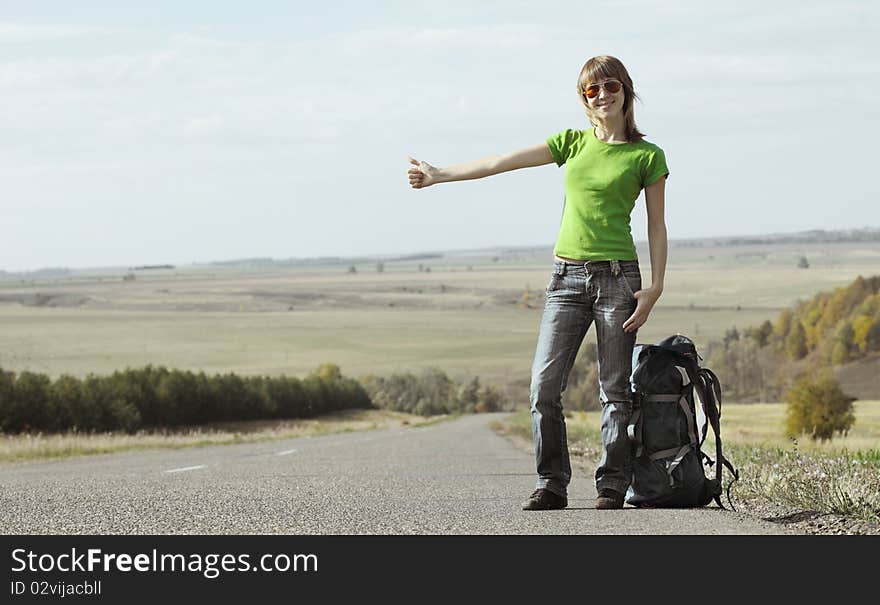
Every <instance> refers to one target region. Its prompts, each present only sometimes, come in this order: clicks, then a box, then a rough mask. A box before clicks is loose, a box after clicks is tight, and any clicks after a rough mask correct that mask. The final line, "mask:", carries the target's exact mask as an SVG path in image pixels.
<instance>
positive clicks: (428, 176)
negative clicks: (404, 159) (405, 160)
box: [408, 158, 439, 189]
mask: <svg viewBox="0 0 880 605" xmlns="http://www.w3.org/2000/svg"><path fill="white" fill-rule="evenodd" d="M409 163H410V164H412V166H410V167H409V171H408V174H409V185H410V187H412V188H413V189H421V188H423V187H430V186H431V185H433V184H434V183H436V182H438V181H437V173H438V172H439V170H437V169H436V168H434V167H433V166H431V165H430V164H429V163H427V162H420V161H419V160H416V159H414V158H410V159H409Z"/></svg>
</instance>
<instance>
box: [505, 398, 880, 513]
mask: <svg viewBox="0 0 880 605" xmlns="http://www.w3.org/2000/svg"><path fill="white" fill-rule="evenodd" d="M855 412H856V424H855V426H854V427H853V430H852V431H850V433H849V434H848V435H847V436H846V437H838V438H835V439H833V440H832V441H830V442H826V443H821V442H812V441H810V440H808V439H802V440H792V439H789V438H787V437H786V436H785V434H784V431H783V426H782V425H783V420H784V417H785V406H784V404H781V403H766V404H755V405H745V404H727V405H725V406H724V408H723V411H722V421H721V425H722V426H721V436H722V439H723V442H724V452H725V456H726V457H727V458H728V459H730V460H731V462H732V463H733V464H734V466H736V467H737V468H738V469H739V471H740V476H741V479H740V481H739V482H737V483H735V484H734V486H735V487H734V488H733V492H732V494H733V496H734V497H735V498H737V499H739V500H742V499H746V500H748V499H757V500H765V501H769V502H774V503H780V504H786V505H788V506H794V507H796V508H799V509H803V510H808V511H818V512H822V513H834V514H839V515H843V516H845V517H849V518H854V519H860V520H865V521H871V522H878V521H880V401H857V402H856V403H855ZM599 423H600V419H599V412H573V413H566V427H567V429H568V435H569V446H570V448H571V450H572V453H573V454H577V453H583V454H585V455H587V456H589V457H591V458H593V459H594V460H595V461H597V462H598V460H599V453H600V448H601V436H600V433H599ZM493 428H495V429H496V430H497V431H499V432H501V433H514V434H516V435H518V436H520V437H528V438H531V419H530V416H529V413H528V411H523V412H521V413H518V414H515V415H513V416H510V417H509V418H508V419H506V420H505V421H496V422H495V423H494V425H493ZM710 435H711V432H710ZM704 448H705V451H706V452H707V453H709V454H710V455H713V457H714V454H713V452H714V449H715V445H714V440H713V439H712V438H711V437H710V438H708V439H707V440H706V444H705V446H704ZM726 476H727V475H726ZM728 479H729V477H728Z"/></svg>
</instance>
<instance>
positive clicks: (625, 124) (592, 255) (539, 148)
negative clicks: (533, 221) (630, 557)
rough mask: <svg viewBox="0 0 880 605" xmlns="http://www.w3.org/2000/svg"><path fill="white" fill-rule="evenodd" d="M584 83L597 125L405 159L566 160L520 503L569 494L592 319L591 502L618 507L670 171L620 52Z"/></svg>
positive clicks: (418, 166)
mask: <svg viewBox="0 0 880 605" xmlns="http://www.w3.org/2000/svg"><path fill="white" fill-rule="evenodd" d="M577 91H578V97H579V98H580V100H581V102H582V103H583V104H584V108H585V109H586V112H587V116H588V118H589V120H590V123H591V124H592V126H593V128H591V129H588V130H564V131H562V132H559V133H557V134H555V135H553V136H551V137H549V138H548V139H547V140H546V142H544V143H542V144H540V145H536V146H534V147H529V148H527V149H523V150H520V151H517V152H514V153H511V154H508V155H503V156H496V157H491V158H485V159H482V160H477V161H475V162H470V163H467V164H460V165H457V166H452V167H450V168H435V167H434V166H431V165H430V164H427V163H426V162H420V161H418V160H415V159H412V158H410V163H411V164H413V166H411V167H410V169H409V182H410V185H411V186H412V187H413V188H415V189H421V188H423V187H428V186H430V185H433V184H435V183H446V182H450V181H462V180H468V179H478V178H483V177H486V176H490V175H493V174H498V173H501V172H507V171H510V170H516V169H518V168H526V167H531V166H541V165H544V164H550V163H556V164H557V165H558V166H562V165H563V164H565V165H566V169H565V207H564V210H563V216H562V224H561V225H560V228H559V236H558V238H557V241H556V247H555V249H554V255H555V259H554V263H553V273H552V275H551V277H550V282H549V284H548V285H547V297H546V304H545V307H544V315H543V318H542V320H541V327H540V333H539V335H538V346H537V350H536V353H535V360H534V364H533V366H532V381H531V396H530V399H531V410H532V433H533V436H534V441H535V459H536V463H537V470H538V480H537V484H536V489H535V491H534V492H533V493H532V494H531V495H530V496H529V498H528V499H527V500H526V501H525V502H524V503H523V509H525V510H548V509H558V508H565V507H566V506H567V505H568V499H567V488H568V483H569V481H570V480H571V466H570V464H569V454H568V443H567V441H566V431H565V418H564V416H563V413H562V392H563V391H564V390H565V384H566V380H567V378H568V374H569V372H570V371H571V367H572V364H573V363H574V360H575V357H576V355H577V352H578V349H579V348H580V345H581V342H582V341H583V339H584V335H585V334H586V332H587V329H588V328H589V327H590V324H591V323H593V322H595V324H596V340H597V345H598V357H599V362H598V365H599V387H600V388H599V397H600V400H601V402H602V446H603V451H602V459H601V461H600V463H599V466H598V468H597V469H596V476H595V480H596V489H597V492H598V498H597V499H596V508H600V509H614V508H621V507H622V506H623V502H624V497H625V494H626V491H627V489H628V487H629V484H630V478H631V474H632V458H631V451H630V447H629V442H628V439H627V433H626V426H627V422H628V420H629V417H630V415H631V412H632V393H631V390H630V382H629V379H630V373H631V367H632V365H631V364H632V361H631V360H632V352H633V346H634V344H635V340H636V331H637V330H638V328H639V327H640V326H641V325H642V324H644V323H645V321H646V320H647V319H648V314H649V313H650V312H651V309H652V308H653V307H654V304H655V303H656V302H657V299H658V298H659V297H660V294H661V293H662V292H663V277H664V273H665V270H666V248H667V244H666V224H665V220H664V191H665V182H666V177H667V176H668V175H669V171H668V169H667V167H666V158H665V155H664V153H663V150H662V149H660V148H659V147H658V146H657V145H654V144H653V143H649V142H647V141H645V140H644V135H643V134H642V133H641V132H639V130H638V128H637V127H636V123H635V118H634V117H633V101H634V99H636V98H638V97H637V96H636V94H635V91H634V89H633V84H632V79H631V78H630V76H629V74H628V73H627V70H626V68H625V67H624V66H623V64H622V63H621V62H620V61H619V60H618V59H616V58H614V57H610V56H607V55H603V56H598V57H593V58H592V59H590V60H589V61H587V62H586V64H585V65H584V66H583V68H582V69H581V73H580V75H579V77H578V83H577ZM642 189H644V190H645V202H646V206H647V212H648V242H649V248H650V254H651V286H650V287H649V288H644V289H643V288H642V281H641V274H640V272H639V262H638V257H637V255H636V249H635V245H634V243H633V239H632V234H631V231H630V214H631V213H632V210H633V208H634V206H635V201H636V199H637V198H638V196H639V193H640V192H641V190H642Z"/></svg>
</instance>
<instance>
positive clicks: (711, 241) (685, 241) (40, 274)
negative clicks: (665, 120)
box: [0, 227, 880, 280]
mask: <svg viewBox="0 0 880 605" xmlns="http://www.w3.org/2000/svg"><path fill="white" fill-rule="evenodd" d="M847 242H852V243H858V242H880V228H874V227H865V228H862V229H846V230H838V231H826V230H823V229H814V230H811V231H799V232H795V233H771V234H766V235H742V236H730V237H704V238H682V239H670V240H669V245H670V247H679V248H691V247H698V248H699V247H707V248H708V247H717V246H754V245H764V246H767V245H769V246H773V245H789V244H821V243H836V244H839V243H847ZM636 244H637V245H638V246H644V245H646V243H645V242H642V241H639V242H636ZM552 252H553V246H552V245H546V246H491V247H486V248H473V249H458V250H436V251H425V252H416V253H411V254H386V255H361V256H322V257H303V258H299V257H291V258H286V259H275V258H271V257H255V258H239V259H230V260H219V261H208V262H202V263H192V265H193V266H217V267H292V266H326V265H353V264H363V263H377V262H383V263H393V262H408V261H420V260H436V259H449V260H460V259H463V258H472V259H491V260H500V259H504V260H522V259H538V258H547V257H548V256H549V255H551V254H552ZM166 267H171V265H142V266H139V267H136V269H146V268H166ZM104 268H108V267H104ZM72 271H73V269H71V268H67V267H56V268H45V269H37V270H35V271H20V272H7V271H0V280H37V279H51V278H56V277H65V276H69V275H70V274H71V273H72Z"/></svg>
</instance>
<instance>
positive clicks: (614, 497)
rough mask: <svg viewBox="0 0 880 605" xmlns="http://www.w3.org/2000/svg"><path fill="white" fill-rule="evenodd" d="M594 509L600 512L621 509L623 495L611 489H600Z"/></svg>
mask: <svg viewBox="0 0 880 605" xmlns="http://www.w3.org/2000/svg"><path fill="white" fill-rule="evenodd" d="M596 508H597V509H600V510H609V509H613V508H623V494H621V493H620V492H616V491H614V490H613V489H607V488H606V489H600V490H599V497H598V498H596Z"/></svg>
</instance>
